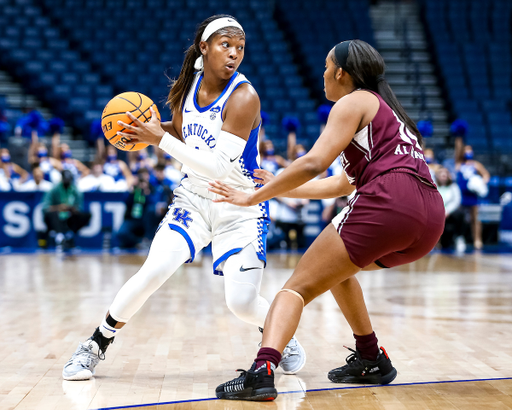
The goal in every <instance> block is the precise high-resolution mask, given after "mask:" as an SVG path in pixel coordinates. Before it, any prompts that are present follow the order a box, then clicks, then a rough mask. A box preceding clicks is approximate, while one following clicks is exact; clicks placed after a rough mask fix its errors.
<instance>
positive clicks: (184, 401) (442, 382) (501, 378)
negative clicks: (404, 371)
mask: <svg viewBox="0 0 512 410" xmlns="http://www.w3.org/2000/svg"><path fill="white" fill-rule="evenodd" d="M497 380H512V377H497V378H491V379H468V380H442V381H436V382H415V383H397V384H378V385H375V386H373V385H364V386H349V387H331V388H325V389H311V390H295V391H284V392H278V393H279V394H294V393H311V392H315V391H331V390H354V389H373V388H376V387H394V386H419V385H422V384H448V383H469V382H488V381H497ZM211 400H220V399H218V398H216V397H211V398H207V399H191V400H176V401H167V402H164V403H148V404H130V405H128V406H118V407H100V408H98V409H94V410H119V409H134V408H139V407H149V406H164V405H167V404H179V403H193V402H197V401H211Z"/></svg>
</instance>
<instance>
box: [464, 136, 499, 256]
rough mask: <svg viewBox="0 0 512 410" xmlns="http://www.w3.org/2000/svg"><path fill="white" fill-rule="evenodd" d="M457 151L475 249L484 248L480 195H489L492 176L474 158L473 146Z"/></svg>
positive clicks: (465, 206) (465, 205) (465, 204)
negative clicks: (479, 208)
mask: <svg viewBox="0 0 512 410" xmlns="http://www.w3.org/2000/svg"><path fill="white" fill-rule="evenodd" d="M460 151H461V152H458V153H457V152H456V155H457V158H456V160H455V169H456V171H457V184H458V185H459V188H460V191H461V195H462V206H463V208H465V210H466V211H467V212H468V213H469V219H470V223H471V233H472V235H473V244H474V247H475V249H482V246H483V244H482V223H481V222H480V221H479V220H478V202H479V197H485V196H486V195H487V183H488V182H489V179H490V178H491V175H490V174H489V172H488V171H487V170H486V169H485V167H484V166H483V165H482V164H481V163H480V162H478V161H475V159H474V153H473V148H472V147H471V146H470V145H466V146H464V148H463V150H460Z"/></svg>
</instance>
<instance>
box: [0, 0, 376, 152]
mask: <svg viewBox="0 0 512 410" xmlns="http://www.w3.org/2000/svg"><path fill="white" fill-rule="evenodd" d="M323 2H324V3H325V5H326V7H327V6H329V7H330V8H329V11H327V12H325V13H323V15H322V16H320V15H318V16H316V15H314V13H313V10H312V6H310V5H309V2H306V1H303V2H298V3H297V4H295V3H293V5H292V6H290V7H291V8H290V9H289V13H286V15H287V17H286V18H287V23H288V24H287V23H286V22H284V24H281V23H282V22H281V21H280V19H279V18H275V17H276V14H279V13H275V12H274V8H273V7H272V5H271V4H270V3H268V2H263V1H251V2H238V1H234V0H212V1H206V0H193V1H184V0H169V1H166V0H145V1H134V0H127V1H125V2H123V5H122V6H120V4H119V2H111V1H106V0H88V1H87V2H80V3H78V2H77V1H76V0H42V1H39V2H36V1H35V0H0V5H1V6H2V11H3V12H2V14H1V16H0V63H1V64H2V65H3V66H5V67H7V68H8V71H9V72H11V73H13V74H15V75H16V77H17V78H18V79H20V81H22V82H23V83H24V85H25V86H26V87H27V89H28V90H29V91H30V92H32V93H34V94H35V95H37V96H38V97H39V98H40V99H41V100H43V101H45V102H46V103H47V104H48V106H49V107H50V108H51V109H52V110H53V111H54V113H55V114H56V115H59V116H62V117H64V118H65V119H66V120H67V121H68V122H70V123H71V125H73V126H74V127H75V128H76V129H78V130H79V131H81V132H82V133H85V132H87V129H88V126H89V124H90V122H91V121H92V120H93V119H95V118H98V117H99V116H100V114H101V110H102V108H103V107H104V105H105V103H106V102H107V101H108V100H109V99H110V98H111V97H112V96H113V95H115V94H117V93H119V92H123V91H129V90H136V91H140V92H142V93H145V94H147V95H148V96H150V97H151V98H152V99H153V100H154V101H155V102H156V103H157V104H158V105H159V108H160V111H161V112H162V113H163V114H164V118H165V117H166V116H167V117H168V116H169V115H168V110H167V109H165V108H164V102H165V98H166V94H167V90H168V86H169V82H170V80H169V79H170V78H175V77H176V76H177V75H178V74H179V70H180V67H181V63H182V61H183V56H184V52H185V50H186V48H187V47H188V46H189V45H190V44H191V42H192V40H193V38H192V37H193V34H194V32H195V29H196V25H197V24H198V23H199V22H200V21H202V20H203V19H204V18H206V17H208V16H210V15H212V14H214V13H219V12H224V13H228V14H232V15H234V16H235V17H236V18H237V19H239V20H240V21H241V23H242V24H243V26H244V28H245V30H246V33H247V54H246V57H245V61H244V63H243V65H242V66H241V68H240V71H241V72H243V73H244V74H246V75H247V77H248V78H249V79H250V81H251V82H252V83H253V84H254V85H255V87H256V89H257V90H258V93H259V95H260V98H261V103H262V109H263V110H264V111H266V112H267V113H268V114H269V119H270V121H269V124H267V126H266V132H267V134H268V135H269V136H271V137H272V138H273V139H274V140H275V142H276V146H277V148H284V147H285V145H286V142H285V132H284V131H283V130H282V128H281V119H282V118H283V117H284V116H289V115H292V116H296V117H298V118H299V119H300V121H301V123H302V127H301V129H300V130H299V132H298V137H299V141H300V142H302V143H306V145H311V144H312V142H313V141H314V140H315V139H316V138H317V137H318V131H319V123H318V119H317V115H316V108H317V106H318V105H319V104H320V102H321V97H322V93H323V83H322V73H323V60H324V58H325V55H326V53H327V51H328V50H329V48H330V47H332V45H333V44H335V43H336V42H338V41H339V40H340V39H343V38H351V37H354V36H359V37H360V38H363V39H366V40H368V41H370V42H371V40H372V31H371V24H370V21H369V13H368V3H367V2H366V1H363V2H361V1H355V0H350V1H348V0H346V1H342V2H329V1H327V0H323ZM331 4H332V6H330V5H331ZM78 5H79V6H78ZM282 7H286V5H285V3H284V1H283V2H279V3H278V7H277V11H279V9H280V8H282ZM340 7H348V10H349V13H344V18H343V22H344V24H337V23H338V22H339V20H337V19H336V18H334V15H333V14H332V13H330V11H332V12H337V11H339V10H341V8H340ZM331 8H332V10H330V9H331ZM106 16H108V19H107V18H106ZM315 16H316V19H315ZM356 17H357V18H356ZM323 18H326V21H327V22H328V23H326V24H328V25H329V27H331V28H333V31H332V33H333V34H330V35H328V36H322V31H321V28H322V24H317V23H315V24H313V22H314V21H317V20H318V21H320V20H322V19H323ZM300 24H303V26H302V29H301V26H300ZM304 26H307V27H311V28H312V29H311V31H310V30H303V27H304ZM313 26H314V30H313ZM328 32H330V31H328ZM303 33H305V34H303ZM324 33H325V31H324ZM297 42H298V43H300V44H299V45H300V47H299V48H297V47H296V45H297ZM303 59H304V61H305V62H306V64H307V67H308V69H309V71H310V73H308V72H306V75H305V73H304V72H299V67H300V65H301V64H302V63H303ZM319 96H320V97H319ZM166 113H167V115H166Z"/></svg>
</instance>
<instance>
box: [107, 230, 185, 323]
mask: <svg viewBox="0 0 512 410" xmlns="http://www.w3.org/2000/svg"><path fill="white" fill-rule="evenodd" d="M189 258H190V249H189V247H188V244H187V241H186V240H185V238H184V237H183V236H182V235H181V234H179V233H178V232H176V231H173V230H172V229H168V228H167V229H164V227H163V226H162V227H161V228H160V229H159V230H158V232H157V233H156V234H155V237H154V239H153V243H152V244H151V248H150V249H149V254H148V257H147V259H146V262H144V265H142V267H141V268H140V269H139V271H138V272H137V273H136V274H135V275H133V276H132V277H131V278H130V279H129V280H128V282H126V283H125V284H124V286H123V287H122V288H121V290H119V292H118V293H117V295H116V297H115V299H114V302H112V305H111V306H110V309H109V312H110V315H111V316H112V317H113V318H114V319H115V320H117V321H118V322H124V323H126V322H128V320H130V318H131V317H132V316H133V315H134V314H135V313H136V312H137V311H138V310H139V309H140V308H141V307H142V305H143V304H144V302H146V300H147V299H148V298H149V297H150V296H151V295H152V294H153V293H154V292H155V291H156V290H157V289H158V288H159V287H160V286H162V284H163V283H164V282H165V281H166V280H167V279H169V278H170V277H171V275H172V274H173V273H174V272H176V270H177V269H178V268H179V267H180V266H181V265H183V264H184V263H185V261H186V260H187V259H189Z"/></svg>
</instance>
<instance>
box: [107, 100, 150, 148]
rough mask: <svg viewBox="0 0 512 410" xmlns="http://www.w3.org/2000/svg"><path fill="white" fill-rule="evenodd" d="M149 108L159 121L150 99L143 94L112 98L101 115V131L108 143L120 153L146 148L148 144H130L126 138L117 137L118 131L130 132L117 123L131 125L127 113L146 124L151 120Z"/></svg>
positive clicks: (131, 122)
mask: <svg viewBox="0 0 512 410" xmlns="http://www.w3.org/2000/svg"><path fill="white" fill-rule="evenodd" d="M150 107H153V110H155V112H156V115H157V117H158V119H159V120H160V113H159V112H158V108H156V105H155V104H154V103H153V101H152V100H151V98H149V97H146V96H145V95H144V94H141V93H137V92H133V91H129V92H126V93H122V94H119V95H116V96H115V97H114V98H112V99H111V100H110V101H109V102H108V103H107V105H106V106H105V109H104V110H103V113H102V114H101V129H102V130H103V134H104V135H105V138H106V139H107V140H108V142H110V143H111V144H112V145H113V146H114V147H116V148H118V149H120V150H122V151H139V150H141V149H144V148H146V147H147V146H148V144H142V143H137V144H132V143H131V142H130V141H129V140H128V139H127V138H126V137H121V136H119V135H117V132H118V131H121V132H127V133H130V131H128V130H126V129H125V128H124V127H121V126H120V125H119V124H118V123H117V122H118V121H122V122H124V123H125V124H129V125H132V124H133V121H132V120H130V118H129V117H128V116H127V115H126V112H127V111H128V112H130V113H132V115H133V116H134V117H136V118H138V119H139V120H140V121H142V122H148V121H150V120H151V111H150V110H149V109H150Z"/></svg>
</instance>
